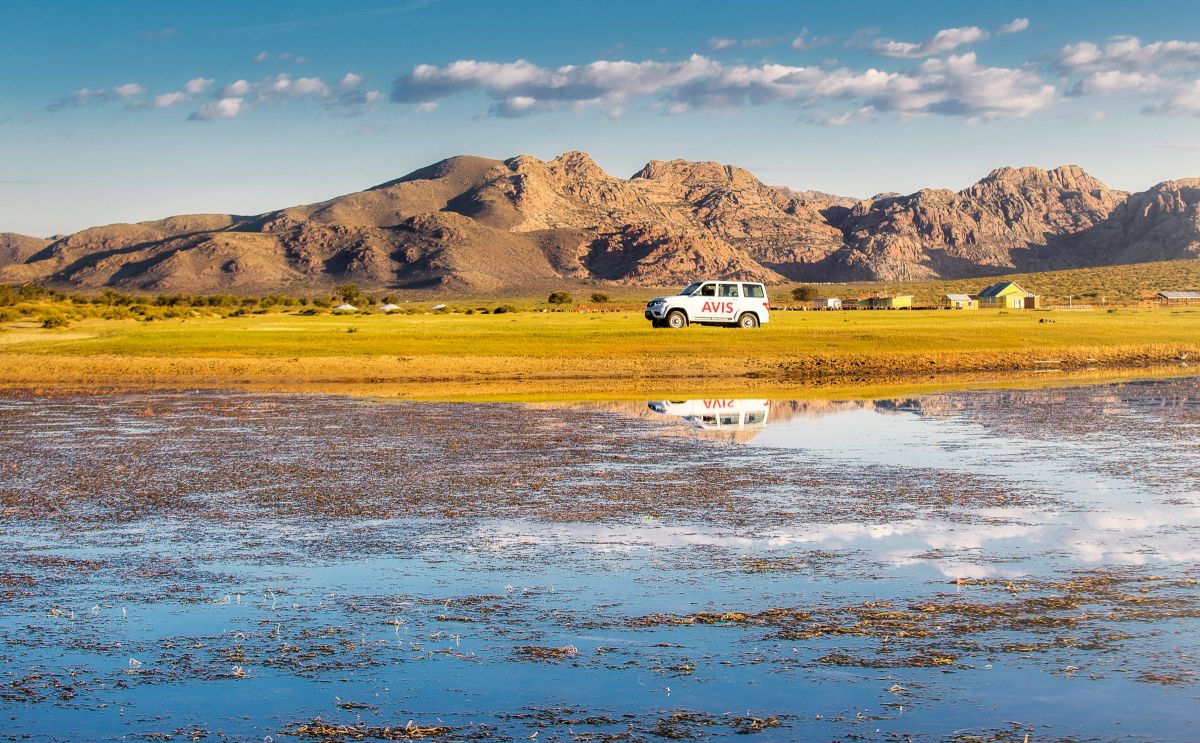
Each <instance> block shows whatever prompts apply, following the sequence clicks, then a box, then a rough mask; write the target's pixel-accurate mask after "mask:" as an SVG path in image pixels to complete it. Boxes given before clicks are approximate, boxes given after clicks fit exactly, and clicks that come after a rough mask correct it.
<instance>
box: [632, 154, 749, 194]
mask: <svg viewBox="0 0 1200 743" xmlns="http://www.w3.org/2000/svg"><path fill="white" fill-rule="evenodd" d="M630 180H650V181H658V182H661V183H664V184H666V185H674V186H684V187H689V188H690V187H695V186H719V185H726V186H734V187H738V188H755V187H763V184H762V182H761V181H759V180H758V179H757V178H755V177H754V176H753V175H751V174H750V173H749V172H748V171H745V170H742V169H741V168H739V167H737V166H734V165H723V164H721V163H718V162H712V161H707V162H693V161H691V160H669V161H663V160H651V161H650V162H648V163H646V165H645V166H644V167H643V168H642V169H641V170H639V171H638V172H636V173H634V174H633V177H632V178H631V179H630Z"/></svg>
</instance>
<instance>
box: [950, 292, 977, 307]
mask: <svg viewBox="0 0 1200 743" xmlns="http://www.w3.org/2000/svg"><path fill="white" fill-rule="evenodd" d="M946 303H947V304H948V305H949V306H950V309H952V310H977V309H979V300H978V299H975V298H974V297H972V296H971V295H970V294H947V295H946Z"/></svg>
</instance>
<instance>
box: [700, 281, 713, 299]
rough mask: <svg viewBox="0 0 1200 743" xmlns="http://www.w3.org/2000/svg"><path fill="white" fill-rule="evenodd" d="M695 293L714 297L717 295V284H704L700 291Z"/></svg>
mask: <svg viewBox="0 0 1200 743" xmlns="http://www.w3.org/2000/svg"><path fill="white" fill-rule="evenodd" d="M696 293H697V294H699V295H700V296H702V297H715V296H717V285H716V284H705V285H704V286H702V287H700V291H698V292H696Z"/></svg>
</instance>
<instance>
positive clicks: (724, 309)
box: [700, 302, 733, 315]
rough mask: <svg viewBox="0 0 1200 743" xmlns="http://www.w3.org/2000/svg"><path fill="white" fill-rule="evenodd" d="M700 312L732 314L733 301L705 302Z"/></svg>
mask: <svg viewBox="0 0 1200 743" xmlns="http://www.w3.org/2000/svg"><path fill="white" fill-rule="evenodd" d="M700 311H701V312H711V313H713V314H725V315H732V314H733V302H705V303H704V306H703V307H701V308H700Z"/></svg>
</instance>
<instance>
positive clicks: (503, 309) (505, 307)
mask: <svg viewBox="0 0 1200 743" xmlns="http://www.w3.org/2000/svg"><path fill="white" fill-rule="evenodd" d="M516 311H517V308H516V307H513V306H512V305H511V304H502V305H500V306H499V307H497V308H496V309H494V310H492V314H493V315H503V314H506V313H508V312H516Z"/></svg>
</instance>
